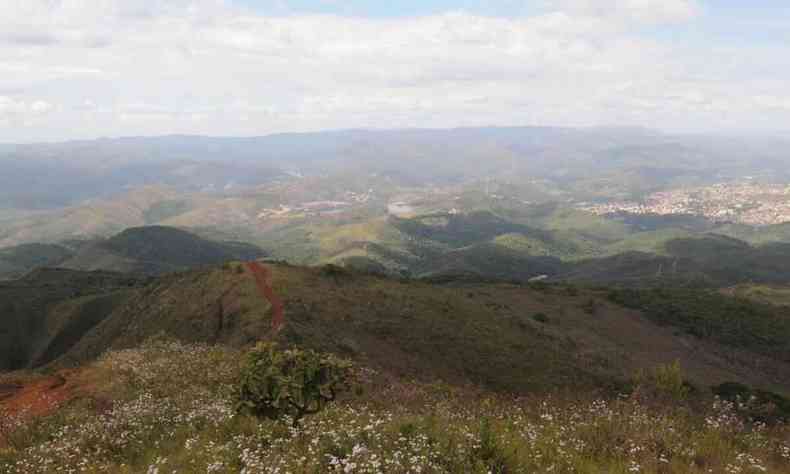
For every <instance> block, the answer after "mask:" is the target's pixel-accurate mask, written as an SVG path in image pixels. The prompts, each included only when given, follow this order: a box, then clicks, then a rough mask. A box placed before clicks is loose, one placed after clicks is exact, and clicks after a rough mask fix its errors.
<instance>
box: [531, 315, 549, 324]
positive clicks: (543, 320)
mask: <svg viewBox="0 0 790 474" xmlns="http://www.w3.org/2000/svg"><path fill="white" fill-rule="evenodd" d="M532 319H534V320H535V321H537V322H539V323H543V324H546V323H548V322H549V317H548V316H546V313H535V314H533V315H532Z"/></svg>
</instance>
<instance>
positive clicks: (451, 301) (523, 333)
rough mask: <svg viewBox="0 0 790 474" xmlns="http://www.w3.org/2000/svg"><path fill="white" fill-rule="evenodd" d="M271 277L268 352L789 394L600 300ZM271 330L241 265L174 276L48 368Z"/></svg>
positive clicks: (774, 377)
mask: <svg viewBox="0 0 790 474" xmlns="http://www.w3.org/2000/svg"><path fill="white" fill-rule="evenodd" d="M270 267H271V270H272V274H273V286H274V291H275V292H276V293H277V294H278V295H279V296H280V298H281V299H282V300H283V301H284V305H285V317H286V321H287V324H286V327H285V330H284V331H283V332H282V333H280V334H279V336H278V337H279V338H280V340H282V341H283V342H286V343H289V344H300V345H304V346H306V347H311V348H316V349H320V350H324V351H330V352H335V353H339V354H343V355H346V356H349V357H352V358H354V359H355V360H358V361H362V362H364V363H365V364H366V365H368V366H370V367H373V368H379V369H386V370H388V371H391V372H394V373H397V374H404V375H409V376H415V377H422V378H425V379H434V378H437V377H438V378H441V379H444V380H449V381H457V382H471V383H475V384H479V385H483V386H487V387H490V388H492V389H496V390H506V391H513V392H524V391H534V390H538V391H540V390H547V389H551V388H556V387H563V386H577V387H584V388H591V387H599V388H600V387H612V386H616V385H617V384H619V383H620V382H621V381H622V380H624V379H626V378H627V377H629V376H630V375H631V374H632V373H633V372H634V371H635V370H638V369H640V368H644V367H650V366H654V365H658V364H662V363H669V362H672V361H674V360H676V359H679V360H680V361H681V362H682V363H683V364H684V367H686V369H687V372H688V376H689V379H690V380H691V381H692V382H693V383H695V384H698V385H700V386H710V385H714V384H719V383H723V382H727V381H738V380H740V381H744V382H745V383H748V384H749V385H753V386H757V387H762V388H765V389H769V390H774V391H777V392H782V393H788V392H790V385H789V384H790V382H789V381H790V377H788V376H787V375H788V374H790V364H788V362H786V361H785V359H783V356H782V354H783V352H782V350H781V348H778V347H767V348H766V349H765V350H756V349H755V348H754V347H751V346H746V347H744V346H741V345H728V344H729V343H730V340H729V339H726V338H725V339H722V338H702V339H700V338H699V337H697V336H695V335H693V334H686V333H684V332H683V331H680V330H679V329H682V328H685V327H686V324H688V322H685V321H672V320H669V321H656V320H653V321H651V319H649V318H647V317H645V314H647V313H645V314H643V313H642V312H640V311H638V310H630V309H626V308H623V307H621V306H618V305H616V304H612V303H610V302H608V301H607V300H606V297H607V292H606V291H597V290H587V289H577V288H568V287H564V286H535V287H530V286H528V285H517V284H504V283H483V282H479V281H478V282H475V281H474V279H472V280H469V281H467V282H464V281H463V280H458V279H455V278H454V279H439V280H441V281H443V282H444V283H441V284H440V283H429V282H425V281H414V280H397V279H392V278H382V277H377V276H373V275H369V274H362V273H357V272H353V271H347V270H343V269H339V268H336V267H334V268H323V267H319V268H304V267H292V266H288V265H270ZM645 311H646V310H645ZM538 315H541V316H540V317H538ZM777 317H778V315H777ZM693 323H694V320H692V321H691V324H693ZM270 326H271V311H270V308H269V305H268V303H267V302H266V301H265V300H263V299H262V298H261V296H260V294H259V293H258V292H257V289H256V288H255V286H254V282H253V280H252V278H251V277H250V276H249V275H248V274H247V273H246V272H245V270H244V269H243V268H242V266H240V265H235V264H233V265H226V266H224V267H222V268H211V269H205V270H196V271H190V272H184V273H179V274H173V275H168V276H165V277H161V278H159V279H157V280H156V281H155V282H153V283H152V284H150V285H149V286H147V287H145V288H141V289H136V290H135V295H134V297H132V298H129V300H128V301H126V302H125V303H124V304H121V305H119V306H117V307H116V308H114V309H113V311H112V312H111V314H109V315H108V316H107V317H106V318H105V319H104V320H103V321H102V322H101V323H99V324H98V325H96V326H95V327H94V328H93V329H91V330H90V331H89V332H88V333H86V334H85V336H84V337H83V338H82V339H80V340H79V341H78V342H77V343H76V344H75V345H74V346H73V347H72V348H70V349H69V350H68V351H66V352H65V354H64V356H63V357H62V358H61V359H60V361H59V363H60V364H69V365H73V364H78V363H81V362H84V361H87V360H91V359H92V358H94V357H97V356H99V355H100V354H101V353H103V352H104V351H106V350H107V349H117V348H130V347H135V346H137V345H139V344H140V343H142V342H143V341H145V340H146V339H147V338H149V337H152V336H155V335H157V334H161V333H164V334H168V335H170V336H172V337H176V338H178V339H180V340H183V341H187V342H212V343H213V342H217V343H222V344H226V345H230V346H232V347H245V346H246V345H248V344H250V343H252V342H253V341H256V340H258V339H260V338H265V337H269V335H270ZM789 336H790V335H789Z"/></svg>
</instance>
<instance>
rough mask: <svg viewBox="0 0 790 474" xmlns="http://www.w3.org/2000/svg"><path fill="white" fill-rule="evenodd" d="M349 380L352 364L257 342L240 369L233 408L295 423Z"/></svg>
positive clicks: (344, 386) (333, 397) (319, 407)
mask: <svg viewBox="0 0 790 474" xmlns="http://www.w3.org/2000/svg"><path fill="white" fill-rule="evenodd" d="M351 377H352V365H351V363H350V362H348V361H346V360H343V359H340V358H338V357H336V356H334V355H331V354H321V353H318V352H315V351H312V350H301V349H287V350H280V349H279V348H278V347H277V344H276V343H259V344H258V345H257V346H255V348H253V349H252V350H250V351H249V353H248V354H247V360H246V361H245V363H244V366H243V367H242V369H241V373H240V380H239V383H238V386H237V389H236V402H237V404H236V408H237V410H239V411H243V412H248V413H252V414H253V415H255V416H258V417H266V418H271V419H278V418H281V417H283V416H286V415H288V416H290V417H291V418H292V419H293V422H294V424H297V423H298V422H299V420H300V419H302V418H303V417H304V416H305V415H309V414H313V413H318V412H319V411H321V410H322V409H323V408H324V407H325V406H326V405H327V404H328V403H330V402H332V401H334V400H335V397H336V394H337V393H339V392H340V391H343V390H346V389H348V387H349V383H350V381H351Z"/></svg>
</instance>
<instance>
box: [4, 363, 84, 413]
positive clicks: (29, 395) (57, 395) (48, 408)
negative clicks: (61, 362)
mask: <svg viewBox="0 0 790 474" xmlns="http://www.w3.org/2000/svg"><path fill="white" fill-rule="evenodd" d="M70 375H71V374H70V372H68V371H63V372H61V373H59V374H57V375H53V376H51V377H46V378H44V379H41V380H36V381H34V382H31V383H28V384H23V385H17V386H14V387H13V388H11V387H10V386H6V387H5V388H6V389H7V391H6V392H5V393H4V397H3V398H2V400H0V408H2V409H3V410H4V411H5V413H6V414H8V415H11V416H23V417H25V418H28V417H30V418H32V417H37V416H44V415H48V414H50V413H52V412H53V411H55V410H56V409H57V408H58V407H59V406H60V405H61V404H63V403H65V402H67V401H69V400H71V399H72V398H74V397H75V395H76V394H75V387H73V386H71V385H70V384H68V383H67V381H68V377H70Z"/></svg>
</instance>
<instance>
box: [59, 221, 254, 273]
mask: <svg viewBox="0 0 790 474" xmlns="http://www.w3.org/2000/svg"><path fill="white" fill-rule="evenodd" d="M262 256H264V252H263V251H262V250H260V249H259V248H258V247H256V246H254V245H250V244H243V243H239V242H215V241H212V240H207V239H204V238H202V237H199V236H197V235H195V234H192V233H190V232H187V231H184V230H181V229H176V228H174V227H164V226H148V227H135V228H131V229H127V230H125V231H123V232H121V233H119V234H117V235H115V236H113V237H111V238H109V239H106V240H101V241H98V242H97V243H96V244H94V245H91V246H87V247H86V248H84V249H82V250H81V251H80V252H79V253H77V255H75V256H74V257H73V258H71V259H69V260H67V261H66V262H65V263H64V264H63V266H65V267H67V268H72V269H76V270H110V271H120V272H128V273H145V274H160V273H164V272H172V271H178V270H184V269H187V268H192V267H197V266H203V265H218V264H221V263H223V262H226V261H228V260H254V259H256V258H260V257H262Z"/></svg>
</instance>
